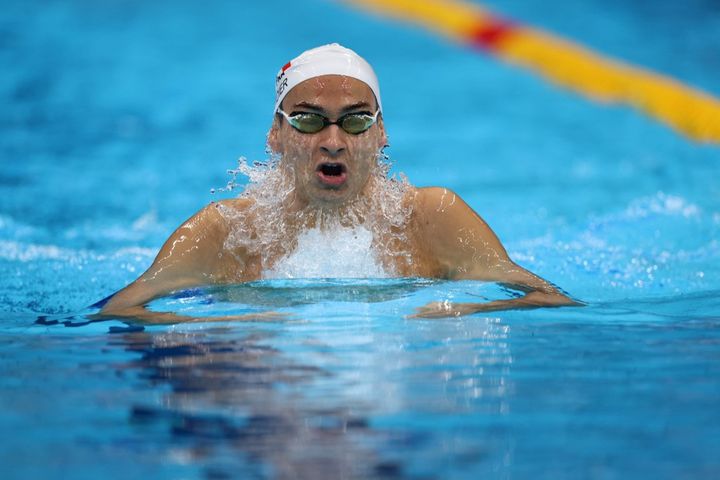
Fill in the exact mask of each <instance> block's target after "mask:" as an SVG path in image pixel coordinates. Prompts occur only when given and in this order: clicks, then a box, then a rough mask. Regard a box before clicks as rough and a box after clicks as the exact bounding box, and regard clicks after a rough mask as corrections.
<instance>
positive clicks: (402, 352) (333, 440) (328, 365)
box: [111, 319, 512, 479]
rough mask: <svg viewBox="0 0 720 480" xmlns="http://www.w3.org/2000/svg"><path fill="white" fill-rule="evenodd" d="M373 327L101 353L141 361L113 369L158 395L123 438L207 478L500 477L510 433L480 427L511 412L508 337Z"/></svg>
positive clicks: (187, 340)
mask: <svg viewBox="0 0 720 480" xmlns="http://www.w3.org/2000/svg"><path fill="white" fill-rule="evenodd" d="M382 322H383V320H382V319H380V320H377V319H376V320H373V321H371V322H360V321H354V322H347V323H345V322H343V323H342V324H339V323H335V324H334V325H333V326H330V325H327V324H322V323H320V321H319V320H318V321H317V322H315V320H313V321H308V322H304V323H301V324H291V325H288V324H285V325H281V326H275V327H273V326H269V327H266V326H259V325H255V326H248V327H241V328H238V327H236V326H222V325H213V326H207V325H205V326H202V327H200V326H195V327H192V328H189V327H187V326H186V327H180V328H176V329H173V330H167V329H165V330H151V329H146V330H144V331H127V332H118V333H116V334H114V335H111V341H112V343H113V344H114V345H115V346H116V347H121V348H123V349H125V350H128V351H131V352H135V353H136V354H138V355H139V358H137V360H134V361H131V362H129V363H126V364H123V365H121V366H120V367H119V368H121V369H122V370H123V371H125V372H128V371H129V372H134V373H135V374H136V375H137V377H138V378H139V379H140V380H141V382H143V383H146V384H147V385H148V386H149V387H150V390H151V391H152V392H154V395H155V398H153V399H151V400H149V401H148V402H147V403H142V404H140V403H138V404H134V405H131V406H130V407H129V418H130V422H131V424H132V425H133V428H136V429H137V430H138V432H140V433H141V434H142V436H143V438H144V439H147V441H148V442H150V443H151V444H153V446H154V447H156V448H157V447H160V450H161V451H162V452H164V453H165V455H167V460H168V461H175V462H181V463H184V464H191V465H195V466H199V467H200V468H202V469H203V470H204V473H205V475H206V476H207V477H208V478H280V479H284V478H309V479H310V478H312V479H325V478H327V479H337V478H418V477H422V478H442V475H439V472H443V469H447V468H450V467H452V468H456V469H457V468H460V469H468V468H469V469H471V470H477V471H479V472H485V471H487V472H490V471H495V472H497V471H498V468H500V469H502V468H505V467H506V466H507V464H508V462H509V458H511V457H512V451H511V450H510V447H509V446H508V445H509V444H510V442H509V441H508V438H507V432H502V431H498V429H497V426H496V425H497V422H496V421H489V420H490V419H492V418H495V417H497V416H498V415H500V416H502V415H505V414H507V413H508V411H509V406H508V405H509V403H508V399H507V396H508V393H509V392H511V391H512V384H511V382H510V381H509V378H508V377H509V374H510V365H511V364H512V357H511V354H510V349H509V342H508V335H509V329H508V327H507V326H504V325H501V324H500V323H499V322H498V321H497V319H477V321H475V322H467V321H466V320H465V321H446V322H437V321H435V322H429V321H402V322H401V321H397V322H396V323H395V324H394V325H391V326H389V327H385V326H384V325H383V328H382V329H381V330H378V326H379V324H381V323H382ZM293 330H294V331H293ZM158 397H159V398H158ZM493 425H495V426H493ZM143 441H145V440H143ZM439 444H444V445H446V447H445V448H444V449H438V445H439ZM447 445H452V446H453V447H452V448H451V449H450V450H448V449H447ZM503 466H505V467H503Z"/></svg>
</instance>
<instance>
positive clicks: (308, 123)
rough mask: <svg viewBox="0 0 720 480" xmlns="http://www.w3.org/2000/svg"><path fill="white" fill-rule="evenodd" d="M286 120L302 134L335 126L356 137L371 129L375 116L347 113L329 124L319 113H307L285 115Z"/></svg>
mask: <svg viewBox="0 0 720 480" xmlns="http://www.w3.org/2000/svg"><path fill="white" fill-rule="evenodd" d="M285 115H287V114H285ZM287 119H288V122H289V123H290V125H292V126H293V127H295V128H296V129H298V130H299V131H301V132H302V133H317V132H319V131H320V130H322V129H323V128H325V127H326V126H327V125H332V124H337V125H338V126H339V127H340V128H342V129H343V130H345V131H346V132H347V133H350V134H352V135H358V134H360V133H362V132H364V131H365V130H367V129H369V128H370V127H372V125H373V123H375V119H376V116H374V115H368V114H366V113H348V114H347V115H344V116H342V117H340V118H339V119H338V121H337V122H331V121H329V120H328V119H327V118H325V117H324V116H322V115H320V114H319V113H310V112H308V113H295V114H293V115H287Z"/></svg>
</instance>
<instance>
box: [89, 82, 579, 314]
mask: <svg viewBox="0 0 720 480" xmlns="http://www.w3.org/2000/svg"><path fill="white" fill-rule="evenodd" d="M282 109H283V110H284V111H285V112H287V113H288V114H291V115H292V114H293V113H298V112H313V113H320V114H322V115H324V116H325V117H327V118H328V119H329V120H330V121H336V120H337V119H338V118H339V117H341V116H342V115H345V114H347V113H354V112H367V113H370V114H373V113H374V112H375V110H376V109H377V103H376V101H375V97H374V95H373V93H372V91H371V90H370V88H369V87H368V86H367V85H365V84H364V83H362V82H360V81H358V80H355V79H353V78H349V77H343V76H339V75H326V76H322V77H318V78H314V79H310V80H307V81H305V82H303V83H301V84H299V85H297V86H296V87H294V88H293V89H292V90H291V91H290V92H289V93H288V94H287V96H286V97H285V98H284V100H283V105H282ZM386 143H387V136H386V134H385V128H384V124H383V120H382V115H380V116H379V117H378V121H377V123H376V124H374V125H373V126H372V127H370V129H368V130H367V131H365V132H363V133H361V134H359V135H352V134H349V133H347V132H345V131H343V130H342V129H341V128H340V127H339V126H337V125H329V126H327V127H325V128H324V129H323V130H321V131H320V132H317V133H314V134H305V133H301V132H299V131H297V130H296V129H294V128H293V127H292V126H291V125H289V124H288V122H287V121H286V120H285V119H284V118H282V117H280V116H276V117H275V119H274V120H273V124H272V126H271V128H270V132H269V134H268V145H269V146H270V148H271V149H272V150H273V151H274V152H276V153H278V154H279V155H280V158H281V159H280V164H279V168H281V169H282V171H283V173H284V175H288V176H289V178H292V179H293V181H294V194H293V195H292V199H291V201H290V202H288V203H287V204H284V205H283V209H284V210H285V213H286V214H287V218H288V219H291V218H292V217H293V215H295V214H296V213H297V212H299V211H301V210H305V211H307V210H313V209H317V210H320V209H322V210H323V211H324V212H328V211H329V212H332V213H333V214H335V215H337V217H338V218H342V216H343V215H344V214H345V211H346V209H347V208H348V206H349V205H351V204H352V203H353V201H355V200H356V199H358V198H362V197H363V196H364V195H372V189H373V175H372V172H373V171H374V170H376V165H377V163H376V162H377V155H378V153H379V152H380V150H381V149H382V148H383V147H384V146H385V145H386ZM252 204H253V200H252V199H248V198H239V199H232V200H224V201H222V202H218V203H213V204H210V205H208V206H207V207H205V208H204V209H202V210H201V211H200V212H198V213H197V214H195V215H194V216H193V217H191V218H190V219H189V220H187V221H186V222H185V223H184V224H183V225H181V226H180V227H179V228H178V229H177V230H176V231H175V232H174V233H173V234H172V235H171V236H170V238H169V239H168V240H167V241H166V243H165V244H164V245H163V247H162V249H161V250H160V253H159V254H158V256H157V258H156V259H155V261H154V262H153V264H152V265H151V267H150V268H149V269H148V270H147V271H146V272H145V273H144V274H143V275H141V276H140V278H138V279H137V280H135V281H134V282H133V283H131V284H130V285H128V286H127V287H125V288H124V289H122V290H120V291H119V292H118V293H117V294H115V295H114V296H113V297H112V298H111V299H110V300H109V301H108V302H107V304H106V305H105V306H104V307H103V309H102V311H101V312H100V314H99V316H101V317H126V318H132V319H137V320H143V321H148V322H162V323H165V322H178V321H192V320H199V321H207V320H208V319H193V318H190V317H183V316H179V315H175V314H172V313H157V312H149V311H148V310H146V309H145V307H144V306H145V305H146V304H147V303H148V302H149V301H151V300H152V299H154V298H158V297H161V296H163V295H166V294H168V293H170V292H172V291H175V290H180V289H184V288H190V287H194V286H200V285H218V284H233V283H241V282H246V281H251V280H257V279H259V278H261V277H262V272H263V268H264V267H263V265H262V262H261V259H260V258H259V256H257V255H252V254H249V253H248V252H246V251H243V250H239V251H238V250H235V251H228V250H227V249H226V247H225V240H226V238H227V236H228V234H229V232H230V231H231V229H232V225H231V224H230V222H231V221H232V220H229V218H233V217H232V216H230V217H229V216H228V215H223V214H222V213H221V211H220V210H221V209H230V210H233V211H236V212H240V213H248V212H251V208H250V207H251V206H252ZM404 204H405V206H406V207H407V208H409V209H411V211H412V214H411V216H410V218H409V220H408V222H407V224H406V226H405V227H404V228H405V229H406V231H405V232H404V234H405V237H406V238H407V245H406V246H405V247H406V249H407V251H408V252H409V253H410V261H404V260H403V259H402V258H398V257H393V256H383V255H382V253H381V254H380V257H382V258H383V261H384V263H385V264H386V265H385V266H386V268H387V269H388V270H389V271H393V272H396V274H397V275H398V276H403V277H428V278H445V279H458V280H459V279H475V280H484V281H492V282H499V283H503V284H506V285H508V286H509V287H511V288H513V289H515V290H519V291H521V292H523V293H524V295H523V296H521V297H519V298H513V299H509V300H497V301H491V302H485V303H447V302H435V303H430V304H428V305H426V306H424V307H421V308H419V309H418V310H417V312H416V313H415V315H412V317H425V318H433V317H448V316H459V315H466V314H472V313H476V312H486V311H495V310H506V309H517V308H536V307H556V306H564V305H578V303H577V302H575V301H573V300H571V299H570V298H568V297H567V296H565V295H564V294H562V293H561V292H560V291H559V290H558V289H557V288H556V287H554V286H553V285H551V284H550V283H548V282H546V281H545V280H543V279H541V278H540V277H538V276H536V275H534V274H532V273H531V272H529V271H527V270H525V269H524V268H522V267H520V266H518V265H517V264H515V263H514V262H513V261H512V260H511V259H510V258H509V257H508V255H507V252H506V251H505V249H504V248H503V246H502V244H501V243H500V241H499V240H498V238H497V236H496V235H495V234H494V233H493V231H492V230H491V229H490V227H489V226H488V225H487V224H486V223H485V222H484V221H483V220H482V218H480V216H478V215H477V213H475V212H474V211H473V210H472V209H471V208H470V207H469V206H468V205H467V204H466V203H465V202H464V201H463V200H462V199H461V198H460V197H459V196H457V195H456V194H455V193H453V192H452V191H450V190H447V189H445V188H440V187H429V188H414V187H412V188H409V189H408V192H407V194H406V196H405V199H404ZM235 217H236V218H240V217H241V218H246V219H247V220H246V221H247V222H248V223H249V225H248V227H250V231H252V223H253V221H262V219H254V218H252V214H251V213H250V214H249V215H236V216H235ZM235 221H237V220H235ZM290 224H291V225H292V222H290ZM312 226H313V225H307V224H304V225H295V231H294V232H293V230H292V229H291V230H290V231H289V232H288V235H295V236H297V235H298V234H299V233H300V231H301V230H302V229H303V228H308V227H312ZM379 243H380V244H382V243H383V242H382V241H381V242H379ZM403 258H405V257H403ZM276 260H277V258H275V259H270V262H271V263H272V262H273V261H276ZM258 317H259V318H258ZM273 318H274V317H273V315H272V314H267V315H260V316H257V315H248V316H236V317H232V318H228V317H220V318H214V320H221V321H225V320H263V319H273Z"/></svg>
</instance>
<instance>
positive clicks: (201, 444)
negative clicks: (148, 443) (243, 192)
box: [118, 328, 399, 479]
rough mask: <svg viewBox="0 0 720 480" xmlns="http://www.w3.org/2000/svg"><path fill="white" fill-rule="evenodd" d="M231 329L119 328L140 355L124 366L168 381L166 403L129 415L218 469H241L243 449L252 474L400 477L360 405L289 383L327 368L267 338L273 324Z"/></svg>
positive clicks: (136, 408)
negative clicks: (376, 446) (295, 357)
mask: <svg viewBox="0 0 720 480" xmlns="http://www.w3.org/2000/svg"><path fill="white" fill-rule="evenodd" d="M228 331H229V330H228V329H223V328H213V329H208V330H204V331H202V332H193V333H175V332H166V333H154V334H153V333H148V332H144V331H143V332H132V333H128V334H123V335H119V336H118V337H119V338H120V339H121V342H122V343H123V344H125V346H126V348H127V349H129V350H131V351H135V352H137V353H140V354H141V357H140V358H139V359H138V360H137V361H134V362H132V363H129V364H127V365H125V366H124V368H125V369H131V370H138V371H139V376H140V378H142V379H144V380H145V381H147V382H149V383H150V384H151V385H152V387H153V388H154V389H160V390H165V389H166V388H167V387H169V390H167V393H166V394H164V395H163V399H162V402H160V403H159V404H155V405H133V406H132V407H131V411H130V421H131V422H132V423H133V424H134V425H136V426H137V427H138V428H141V429H151V430H153V431H157V429H158V428H159V429H160V430H161V431H162V432H163V436H164V437H165V438H166V442H167V444H168V445H167V447H168V452H173V453H172V455H173V456H174V457H177V456H178V455H180V456H181V457H183V458H184V459H185V461H190V462H193V463H200V464H202V465H205V467H206V474H207V475H208V476H212V477H216V478H230V477H232V478H236V476H237V474H238V470H237V469H238V465H237V463H238V458H237V454H238V453H241V454H242V456H241V458H244V459H245V462H244V463H245V465H244V468H245V469H247V471H248V472H251V471H255V472H256V473H255V475H253V476H257V474H258V472H265V473H266V474H269V476H270V477H271V478H314V479H324V478H328V479H336V478H397V477H398V474H399V466H398V465H395V464H392V463H387V462H383V461H381V460H380V459H378V458H377V456H376V455H375V454H374V452H373V450H372V449H371V448H368V447H367V446H366V445H364V443H366V442H363V441H362V437H367V436H373V435H374V433H373V432H372V431H371V430H370V428H369V427H368V421H367V419H366V418H365V417H364V416H363V415H362V413H361V412H359V411H358V408H357V406H353V405H338V406H337V407H336V408H320V407H314V406H313V405H312V404H308V402H306V401H304V400H303V399H302V398H301V397H298V396H297V394H296V393H293V391H297V389H296V388H289V387H291V386H296V387H297V386H299V385H307V386H310V385H311V384H312V383H313V381H314V380H316V379H317V378H318V377H322V376H327V375H328V373H327V372H324V371H323V370H321V369H319V368H317V367H313V366H307V365H301V364H298V363H295V362H293V361H292V360H290V359H289V358H287V356H285V355H282V354H281V353H280V352H279V351H278V350H277V349H275V348H272V347H270V346H267V345H264V344H263V342H264V341H266V340H268V339H269V338H271V337H272V334H271V333H267V332H258V333H255V334H253V335H250V336H247V337H244V338H237V337H236V335H233V336H234V337H235V338H233V339H231V340H224V339H221V338H220V337H222V336H223V335H224V334H227V333H228ZM179 452H181V453H180V454H179ZM228 452H235V453H230V456H229V457H228Z"/></svg>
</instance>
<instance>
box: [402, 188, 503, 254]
mask: <svg viewBox="0 0 720 480" xmlns="http://www.w3.org/2000/svg"><path fill="white" fill-rule="evenodd" d="M414 210H415V214H414V218H415V224H416V228H417V230H418V233H419V234H420V236H421V237H422V238H423V240H424V242H425V243H426V245H428V246H429V247H430V249H431V251H432V253H433V255H434V256H436V257H437V258H439V259H441V260H443V261H444V262H447V263H448V264H449V265H450V264H459V263H464V260H463V258H464V257H466V256H468V255H470V256H476V255H478V254H479V253H483V252H484V253H488V254H492V256H493V257H505V256H506V255H507V254H506V252H505V249H504V248H503V246H502V244H501V243H500V240H499V239H498V238H497V236H496V235H495V233H494V232H493V231H492V229H491V228H490V226H489V225H488V224H487V223H486V222H485V220H483V219H482V218H481V217H480V215H478V214H477V213H476V212H475V211H474V210H473V209H472V208H471V207H470V206H469V205H468V204H467V203H465V201H464V200H463V199H462V198H461V197H460V196H459V195H458V194H457V193H455V192H453V191H452V190H450V189H448V188H443V187H427V188H418V189H416V194H415V200H414Z"/></svg>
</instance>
